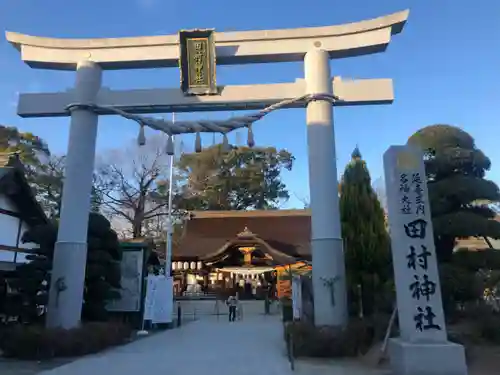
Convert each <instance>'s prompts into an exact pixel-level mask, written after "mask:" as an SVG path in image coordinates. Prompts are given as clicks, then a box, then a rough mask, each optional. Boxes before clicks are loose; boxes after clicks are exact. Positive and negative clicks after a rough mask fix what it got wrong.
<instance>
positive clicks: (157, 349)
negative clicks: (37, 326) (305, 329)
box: [39, 316, 291, 375]
mask: <svg viewBox="0 0 500 375" xmlns="http://www.w3.org/2000/svg"><path fill="white" fill-rule="evenodd" d="M226 319H227V318H225V317H221V318H220V319H219V320H217V319H216V318H213V317H204V318H202V319H201V320H199V321H196V322H190V323H188V324H186V325H185V326H183V327H181V328H179V329H173V330H169V331H165V332H162V333H158V334H156V335H153V336H151V337H148V338H144V339H141V340H138V341H136V342H133V343H131V344H129V345H126V346H122V347H118V348H116V349H113V350H111V351H108V352H106V353H103V354H100V355H96V356H91V357H86V358H82V359H80V360H77V361H75V362H72V363H69V364H67V365H64V366H62V367H58V368H55V369H52V370H49V371H43V372H41V373H39V374H40V375H42V374H43V375H89V374H90V375H144V374H146V373H147V374H151V375H155V374H174V375H176V374H177V375H181V374H198V375H216V374H217V375H220V374H221V373H223V374H233V375H247V374H248V375H257V374H258V375H283V374H290V373H291V372H290V365H289V363H288V360H287V358H286V356H285V352H284V344H283V334H282V326H281V323H280V321H279V318H278V317H274V316H267V317H266V316H251V317H248V318H246V319H245V320H243V321H240V322H234V323H229V322H228V321H227V320H226Z"/></svg>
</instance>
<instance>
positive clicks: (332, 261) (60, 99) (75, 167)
mask: <svg viewBox="0 0 500 375" xmlns="http://www.w3.org/2000/svg"><path fill="white" fill-rule="evenodd" d="M407 17H408V11H403V12H399V13H394V14H392V15H388V16H384V17H380V18H376V19H371V20H366V21H361V22H356V23H350V24H344V25H337V26H326V27H313V28H302V29H285V30H265V31H245V32H226V33H217V40H216V46H215V47H216V55H217V64H222V65H229V64H233V65H235V64H244V63H245V64H247V63H263V62H284V61H304V63H305V80H303V79H299V80H297V81H295V82H293V83H284V84H265V85H262V84H256V85H249V86H219V87H218V94H217V95H209V96H184V95H183V93H182V91H181V90H180V89H178V88H175V89H144V90H141V89H139V90H120V91H114V90H110V89H107V88H103V87H100V82H101V71H102V70H110V69H113V70H115V69H135V68H159V67H176V66H178V60H179V37H178V36H177V35H168V36H152V37H133V38H116V39H55V38H42V37H35V36H28V35H22V34H18V33H11V32H7V39H8V41H9V42H10V43H12V44H13V45H14V46H15V47H16V48H17V49H18V50H20V52H21V57H22V59H23V61H24V62H25V63H26V64H28V65H29V66H30V67H32V68H38V69H52V70H73V71H76V84H75V87H74V88H73V89H70V90H68V91H66V92H62V93H61V92H59V93H40V94H21V95H20V97H19V104H18V114H19V115H20V116H22V117H57V116H71V129H70V137H69V142H68V153H67V167H66V178H65V184H64V191H63V202H62V211H61V225H60V227H59V233H58V240H57V244H56V250H55V256H54V268H53V277H52V283H51V289H50V301H49V309H48V325H49V326H62V327H65V328H71V327H75V326H76V325H78V323H79V320H80V314H81V303H82V295H83V281H84V275H85V259H86V253H87V244H86V235H87V224H88V223H87V221H88V212H89V204H90V191H91V184H92V170H93V161H94V156H95V140H96V134H97V117H98V115H109V114H112V113H113V112H112V111H110V110H107V109H106V108H103V107H115V108H118V109H120V110H123V111H127V112H128V113H136V114H145V113H165V112H193V111H221V110H222V111H235V110H248V109H259V110H260V109H263V108H264V107H266V106H268V105H271V104H274V103H277V102H280V101H283V100H287V99H294V98H297V97H301V96H303V95H305V94H334V95H335V96H337V97H338V98H339V99H340V100H339V101H336V102H334V103H333V104H334V105H337V106H338V105H341V106H347V105H370V104H388V103H392V101H393V90H392V81H391V80H390V79H369V80H342V79H341V78H340V77H335V78H333V79H332V78H331V73H330V66H329V60H330V59H335V58H342V57H352V56H360V55H366V54H371V53H376V52H383V51H385V49H386V48H387V46H388V44H389V42H390V40H391V37H392V35H394V34H397V33H400V32H401V31H402V29H403V26H404V25H405V23H406V19H407ZM74 103H78V105H77V106H74V107H71V106H70V105H71V104H74ZM84 104H88V105H89V106H85V105H84ZM94 104H97V105H98V106H100V108H94V107H92V105H94ZM306 105H307V127H308V131H307V138H308V154H309V180H310V182H309V184H310V191H311V193H310V195H311V210H312V238H311V244H312V257H313V286H314V304H315V323H316V324H317V325H344V324H345V323H346V321H347V306H346V291H345V269H344V255H343V249H342V239H341V231H340V219H339V209H338V195H337V185H338V181H337V168H336V162H335V160H336V153H335V139H334V130H333V116H332V108H331V106H332V103H331V102H330V101H328V100H326V99H325V100H323V99H316V100H315V101H312V102H306V101H297V102H294V103H292V104H290V105H288V106H287V107H288V108H300V107H302V108H303V107H304V106H306ZM68 106H69V107H68ZM68 108H72V109H71V110H68Z"/></svg>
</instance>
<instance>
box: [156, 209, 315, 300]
mask: <svg viewBox="0 0 500 375" xmlns="http://www.w3.org/2000/svg"><path fill="white" fill-rule="evenodd" d="M310 238H311V213H310V211H309V210H254V211H195V212H192V213H191V214H190V218H189V219H188V220H186V222H185V224H184V226H183V229H182V233H181V234H180V235H179V236H178V237H177V240H174V245H173V252H172V274H173V277H174V291H175V294H176V295H193V294H199V295H203V294H217V295H220V294H222V295H228V294H232V293H235V292H238V294H239V296H240V298H243V299H260V298H264V296H265V295H266V293H268V294H269V293H272V294H273V296H283V294H288V292H289V290H287V289H289V285H287V284H288V283H286V280H289V278H286V277H283V276H284V274H285V273H286V270H290V269H292V270H294V272H303V271H304V272H307V271H309V270H310V265H309V264H310V261H311V247H310ZM161 248H162V250H157V251H158V255H159V256H160V257H162V256H163V257H164V251H163V249H164V247H163V246H161ZM162 253H163V254H162ZM288 274H289V273H288ZM280 279H281V281H285V282H284V283H283V282H282V284H283V285H282V286H280Z"/></svg>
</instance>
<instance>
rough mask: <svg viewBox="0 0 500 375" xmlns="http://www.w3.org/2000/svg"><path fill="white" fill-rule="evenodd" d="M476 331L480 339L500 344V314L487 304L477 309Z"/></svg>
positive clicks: (474, 314)
mask: <svg viewBox="0 0 500 375" xmlns="http://www.w3.org/2000/svg"><path fill="white" fill-rule="evenodd" d="M473 316H474V320H473V322H474V325H475V330H476V332H477V334H478V335H479V337H480V338H482V339H484V340H486V341H489V342H491V343H495V344H500V312H497V311H494V310H493V309H492V308H491V307H490V306H488V305H486V304H480V305H478V306H477V307H476V309H475V311H474V313H473Z"/></svg>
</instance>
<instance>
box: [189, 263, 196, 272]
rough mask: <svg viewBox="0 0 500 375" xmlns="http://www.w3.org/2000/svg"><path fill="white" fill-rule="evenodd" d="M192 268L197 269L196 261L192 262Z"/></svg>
mask: <svg viewBox="0 0 500 375" xmlns="http://www.w3.org/2000/svg"><path fill="white" fill-rule="evenodd" d="M190 268H191V269H192V270H195V269H196V262H191V264H190Z"/></svg>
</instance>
